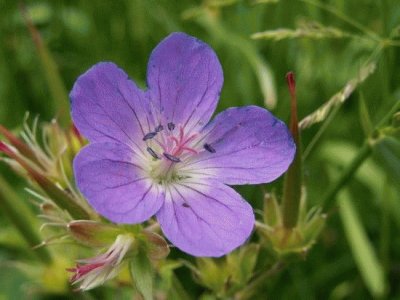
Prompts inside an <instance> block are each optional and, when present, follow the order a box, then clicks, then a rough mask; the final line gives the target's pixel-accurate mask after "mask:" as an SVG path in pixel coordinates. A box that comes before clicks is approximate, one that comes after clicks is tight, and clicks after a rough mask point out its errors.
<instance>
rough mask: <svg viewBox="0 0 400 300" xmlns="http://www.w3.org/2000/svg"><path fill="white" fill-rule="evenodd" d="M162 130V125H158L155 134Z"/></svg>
mask: <svg viewBox="0 0 400 300" xmlns="http://www.w3.org/2000/svg"><path fill="white" fill-rule="evenodd" d="M163 129H164V126H162V125H161V124H160V125H158V126H157V127H156V129H155V132H160V131H162V130H163Z"/></svg>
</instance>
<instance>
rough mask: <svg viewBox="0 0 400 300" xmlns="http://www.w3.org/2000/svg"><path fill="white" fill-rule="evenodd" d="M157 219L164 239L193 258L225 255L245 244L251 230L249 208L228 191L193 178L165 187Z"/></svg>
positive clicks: (251, 218) (252, 222) (227, 188)
mask: <svg viewBox="0 0 400 300" xmlns="http://www.w3.org/2000/svg"><path fill="white" fill-rule="evenodd" d="M157 219H158V221H159V223H160V225H161V229H162V231H163V232H164V234H165V236H166V237H167V238H168V239H169V240H170V241H171V242H172V243H173V244H174V245H175V246H177V247H178V248H179V249H181V250H182V251H184V252H187V253H189V254H191V255H194V256H212V257H219V256H222V255H224V254H226V253H229V252H230V251H232V250H233V249H235V248H237V247H238V246H240V245H242V244H243V243H244V242H245V241H246V239H247V238H248V237H249V235H250V233H251V231H252V229H253V226H254V214H253V210H252V208H251V206H250V205H249V204H248V203H247V202H246V201H244V200H243V199H242V197H241V196H240V195H239V194H238V193H236V192H235V191H234V190H233V189H232V188H230V187H228V186H226V185H224V184H222V183H219V182H217V181H213V180H205V179H194V178H187V179H184V180H182V181H181V182H179V183H176V184H172V185H170V186H168V188H167V191H166V199H165V203H164V205H163V206H162V207H161V209H160V210H159V211H158V213H157Z"/></svg>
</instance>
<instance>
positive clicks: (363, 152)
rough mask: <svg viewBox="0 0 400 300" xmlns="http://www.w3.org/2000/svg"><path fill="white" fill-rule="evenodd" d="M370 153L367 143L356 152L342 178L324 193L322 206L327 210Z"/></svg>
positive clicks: (369, 146) (370, 149) (370, 148)
mask: <svg viewBox="0 0 400 300" xmlns="http://www.w3.org/2000/svg"><path fill="white" fill-rule="evenodd" d="M371 152H372V147H371V145H370V144H369V143H368V142H366V143H364V145H363V146H362V147H361V149H360V151H358V153H357V155H356V157H355V158H354V159H353V161H352V162H351V163H350V165H348V166H347V168H346V169H345V171H344V172H343V173H342V176H340V178H339V180H338V181H336V182H335V184H334V185H333V186H332V187H331V188H330V189H329V190H328V192H327V193H326V195H325V197H324V198H323V200H322V205H323V206H325V207H326V208H328V207H330V206H331V205H332V204H333V202H334V200H335V198H336V195H337V193H338V192H339V191H340V190H341V189H342V187H343V186H345V185H346V184H347V183H348V180H349V179H351V178H352V177H353V175H354V174H355V173H356V171H357V170H358V168H359V167H360V166H361V165H362V163H363V162H364V161H365V160H366V159H367V158H368V157H369V155H370V154H371Z"/></svg>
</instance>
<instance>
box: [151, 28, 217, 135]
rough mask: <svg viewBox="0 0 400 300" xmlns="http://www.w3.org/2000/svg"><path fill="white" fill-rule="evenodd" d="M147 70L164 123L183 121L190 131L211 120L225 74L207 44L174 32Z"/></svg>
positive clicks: (163, 42) (153, 99)
mask: <svg viewBox="0 0 400 300" xmlns="http://www.w3.org/2000/svg"><path fill="white" fill-rule="evenodd" d="M147 72H148V74H147V82H148V86H149V93H150V97H151V100H152V102H153V103H154V105H155V106H156V107H158V108H159V110H160V113H161V114H162V115H163V118H164V120H162V121H163V122H164V123H169V122H172V123H174V124H181V125H182V126H183V127H185V128H186V129H187V130H188V131H189V130H192V129H194V128H195V127H197V126H200V127H202V126H204V124H206V123H207V122H208V120H209V119H210V117H211V115H212V114H213V112H214V110H215V107H216V105H217V102H218V98H219V94H220V91H221V88H222V83H223V75H222V68H221V65H220V63H219V61H218V58H217V56H216V55H215V53H214V51H213V50H212V49H211V48H210V47H209V46H208V45H207V44H205V43H203V42H202V41H200V40H198V39H196V38H194V37H191V36H189V35H187V34H184V33H173V34H171V35H170V36H168V37H167V38H165V39H164V40H163V41H162V42H161V43H160V44H159V45H158V46H157V47H156V48H155V49H154V50H153V52H152V54H151V57H150V60H149V64H148V68H147Z"/></svg>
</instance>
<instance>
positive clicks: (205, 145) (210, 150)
mask: <svg viewBox="0 0 400 300" xmlns="http://www.w3.org/2000/svg"><path fill="white" fill-rule="evenodd" d="M203 147H204V149H206V150H207V151H208V152H210V153H215V152H217V151H215V149H214V148H213V147H211V145H210V144H207V143H206V144H204V146H203Z"/></svg>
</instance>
